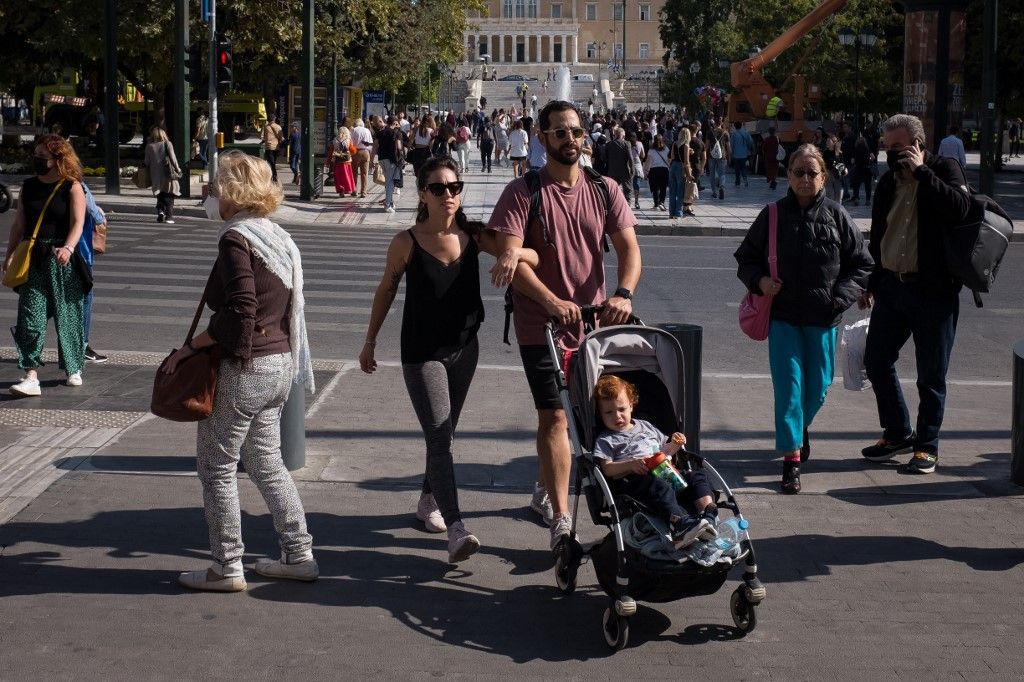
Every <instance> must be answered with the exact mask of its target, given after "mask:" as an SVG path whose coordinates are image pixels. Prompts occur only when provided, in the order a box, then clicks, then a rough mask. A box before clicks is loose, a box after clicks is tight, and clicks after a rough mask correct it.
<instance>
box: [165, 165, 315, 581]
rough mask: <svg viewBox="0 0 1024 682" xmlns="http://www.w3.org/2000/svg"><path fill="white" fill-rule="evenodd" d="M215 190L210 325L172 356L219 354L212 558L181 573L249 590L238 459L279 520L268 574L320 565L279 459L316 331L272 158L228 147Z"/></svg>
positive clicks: (201, 442)
mask: <svg viewBox="0 0 1024 682" xmlns="http://www.w3.org/2000/svg"><path fill="white" fill-rule="evenodd" d="M210 187H211V194H210V196H208V197H207V198H206V201H205V206H206V212H207V216H208V217H209V218H210V219H211V220H216V221H223V222H222V224H221V227H220V241H219V243H218V246H217V261H216V263H215V265H214V269H213V272H212V273H211V274H210V278H209V280H208V281H207V283H206V292H205V296H206V303H207V305H209V307H210V308H211V309H212V310H213V316H212V317H211V318H210V324H209V327H208V328H207V329H206V331H204V332H203V333H201V334H199V335H198V336H196V337H194V338H193V339H192V341H191V343H190V344H188V345H186V346H184V347H182V348H181V349H180V350H178V351H177V352H176V353H175V354H174V355H172V356H171V357H170V359H169V361H168V371H173V370H174V368H175V367H176V366H177V364H178V363H179V362H181V360H183V359H184V358H186V357H188V356H189V355H191V354H193V353H196V352H199V351H203V350H207V351H211V352H214V353H216V354H217V355H218V356H219V357H220V358H221V361H220V365H219V374H218V380H217V392H216V394H215V396H214V401H213V414H211V415H210V417H209V418H208V419H205V420H203V421H201V422H199V425H198V431H197V438H196V441H197V443H196V465H197V469H198V472H199V480H200V481H201V483H202V486H203V502H204V507H205V510H206V523H207V525H208V526H209V529H210V551H211V553H212V554H213V563H212V564H211V565H210V566H209V568H207V569H205V570H199V571H190V572H187V573H182V574H181V575H180V576H178V582H180V583H181V584H182V585H184V586H185V587H188V588H191V589H195V590H208V591H215V592H238V591H241V590H244V589H245V587H246V585H245V577H244V575H243V570H242V555H243V553H244V550H245V548H244V546H243V544H242V534H241V517H240V512H239V505H238V483H237V480H236V476H237V472H238V461H239V459H241V460H242V461H243V462H244V463H245V470H246V472H247V473H248V474H249V478H250V479H251V480H252V481H253V482H254V483H255V484H256V487H257V488H258V489H259V491H260V494H261V495H262V496H263V499H264V501H265V502H266V503H267V507H268V508H269V509H270V513H271V515H272V516H273V519H274V530H276V531H277V535H278V542H279V544H280V550H281V558H280V559H279V560H278V559H259V560H258V561H257V562H256V566H255V570H256V572H257V573H259V574H260V575H262V576H266V577H269V578H289V579H292V580H303V581H312V580H316V578H317V576H319V568H318V567H317V563H316V560H315V559H314V558H313V549H312V548H313V538H312V537H311V536H310V534H309V533H308V532H307V530H306V516H305V512H304V511H303V508H302V502H301V501H300V500H299V495H298V492H297V491H296V489H295V483H294V482H293V481H292V478H291V475H290V474H289V473H288V471H287V470H286V469H285V467H284V463H283V462H282V461H281V431H280V429H281V410H282V408H283V406H284V403H285V400H286V399H287V398H288V395H289V393H290V391H291V389H292V385H293V384H296V383H298V384H302V385H303V386H305V388H306V389H307V390H309V391H310V392H312V391H313V371H312V364H311V361H310V354H309V343H308V341H307V338H306V322H305V313H304V298H303V295H302V260H301V257H300V254H299V250H298V248H297V247H296V246H295V242H293V241H292V238H291V237H290V236H289V235H288V233H287V232H285V231H284V230H282V229H281V228H280V226H278V225H276V224H275V223H273V222H271V221H270V220H268V219H267V216H268V215H270V214H271V213H272V212H273V211H274V210H275V209H276V208H277V207H278V206H279V205H280V204H281V200H282V199H283V195H282V192H281V186H280V185H278V184H277V183H276V182H274V181H273V180H272V177H271V172H270V167H269V166H268V165H267V163H266V162H265V161H262V160H260V159H257V158H256V157H253V156H248V155H246V154H243V153H242V152H239V151H230V152H227V153H226V154H222V155H221V157H220V160H219V164H218V169H217V174H216V176H215V177H214V181H213V182H212V183H211V186H210Z"/></svg>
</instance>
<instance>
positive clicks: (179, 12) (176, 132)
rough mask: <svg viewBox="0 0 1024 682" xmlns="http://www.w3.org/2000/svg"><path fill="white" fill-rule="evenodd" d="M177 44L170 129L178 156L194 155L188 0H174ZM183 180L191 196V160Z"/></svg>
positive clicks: (183, 192) (186, 193)
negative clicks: (188, 71) (188, 69)
mask: <svg viewBox="0 0 1024 682" xmlns="http://www.w3.org/2000/svg"><path fill="white" fill-rule="evenodd" d="M174 5H175V6H174V44H175V48H176V49H175V52H176V56H177V58H176V59H175V62H174V94H175V99H176V100H177V101H176V102H175V106H174V120H173V121H172V122H171V133H172V135H173V136H174V139H175V141H176V144H175V145H174V147H175V152H176V153H177V155H178V159H191V158H192V138H191V136H190V135H189V132H190V131H189V112H190V107H189V84H188V81H186V80H185V60H186V59H188V55H187V54H186V50H187V47H188V0H174ZM183 171H184V172H183V173H182V178H181V179H182V180H183V182H181V183H180V184H181V189H180V190H179V191H180V192H181V196H183V197H186V198H187V197H190V196H191V195H192V194H191V192H190V189H191V186H192V177H191V175H190V171H189V164H188V163H185V167H184V168H183Z"/></svg>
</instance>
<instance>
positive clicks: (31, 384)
mask: <svg viewBox="0 0 1024 682" xmlns="http://www.w3.org/2000/svg"><path fill="white" fill-rule="evenodd" d="M8 390H9V391H10V392H11V393H13V394H14V395H24V396H35V395H41V394H42V390H40V388H39V379H29V378H28V377H25V378H24V379H22V380H21V381H19V382H18V383H16V384H14V385H13V386H11V387H10V389H8Z"/></svg>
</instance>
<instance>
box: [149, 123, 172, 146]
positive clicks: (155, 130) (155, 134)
mask: <svg viewBox="0 0 1024 682" xmlns="http://www.w3.org/2000/svg"><path fill="white" fill-rule="evenodd" d="M149 141H150V142H170V138H168V137H167V133H166V132H165V131H164V129H163V128H161V127H160V126H153V127H152V128H150V129H149Z"/></svg>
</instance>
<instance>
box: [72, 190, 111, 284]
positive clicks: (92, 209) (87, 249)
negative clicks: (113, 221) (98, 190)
mask: <svg viewBox="0 0 1024 682" xmlns="http://www.w3.org/2000/svg"><path fill="white" fill-rule="evenodd" d="M82 191H83V192H85V224H84V225H83V226H82V238H81V239H79V240H78V246H77V250H78V253H79V254H81V256H82V260H84V261H85V264H86V265H88V266H89V267H90V268H91V267H92V233H93V232H94V231H95V230H96V225H97V224H103V223H105V222H107V217H106V216H105V215H103V211H101V210H100V207H99V206H97V205H96V198H95V197H94V196H93V195H92V190H91V189H89V185H87V184H85V183H84V182H83V183H82Z"/></svg>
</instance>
